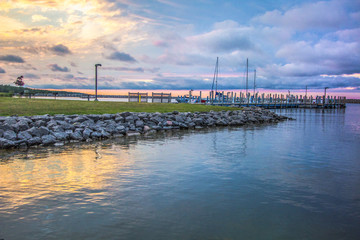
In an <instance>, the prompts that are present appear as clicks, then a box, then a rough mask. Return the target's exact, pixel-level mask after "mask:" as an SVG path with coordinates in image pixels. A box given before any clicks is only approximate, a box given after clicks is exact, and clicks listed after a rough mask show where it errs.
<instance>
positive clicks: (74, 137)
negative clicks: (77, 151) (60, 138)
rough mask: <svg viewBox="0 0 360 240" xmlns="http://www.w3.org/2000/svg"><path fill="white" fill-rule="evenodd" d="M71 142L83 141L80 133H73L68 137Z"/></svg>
mask: <svg viewBox="0 0 360 240" xmlns="http://www.w3.org/2000/svg"><path fill="white" fill-rule="evenodd" d="M69 137H70V139H71V140H77V141H81V140H82V139H83V136H82V134H81V132H80V131H75V132H73V133H71V134H70V135H69Z"/></svg>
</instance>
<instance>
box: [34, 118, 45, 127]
mask: <svg viewBox="0 0 360 240" xmlns="http://www.w3.org/2000/svg"><path fill="white" fill-rule="evenodd" d="M32 126H34V127H41V126H46V122H45V121H44V120H41V119H40V120H37V121H35V122H33V124H32Z"/></svg>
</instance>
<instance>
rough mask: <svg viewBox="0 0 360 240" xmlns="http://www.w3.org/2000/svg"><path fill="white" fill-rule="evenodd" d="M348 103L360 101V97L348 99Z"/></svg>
mask: <svg viewBox="0 0 360 240" xmlns="http://www.w3.org/2000/svg"><path fill="white" fill-rule="evenodd" d="M346 103H360V99H346Z"/></svg>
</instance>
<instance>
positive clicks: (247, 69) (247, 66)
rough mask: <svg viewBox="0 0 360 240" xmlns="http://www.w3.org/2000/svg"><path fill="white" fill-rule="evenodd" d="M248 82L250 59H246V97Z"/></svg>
mask: <svg viewBox="0 0 360 240" xmlns="http://www.w3.org/2000/svg"><path fill="white" fill-rule="evenodd" d="M248 81H249V59H248V58H247V59H246V97H247V95H248Z"/></svg>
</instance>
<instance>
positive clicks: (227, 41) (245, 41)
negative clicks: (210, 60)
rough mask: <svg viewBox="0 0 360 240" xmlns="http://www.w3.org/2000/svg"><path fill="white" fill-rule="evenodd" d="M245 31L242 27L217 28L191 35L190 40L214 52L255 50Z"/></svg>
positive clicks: (191, 42)
mask: <svg viewBox="0 0 360 240" xmlns="http://www.w3.org/2000/svg"><path fill="white" fill-rule="evenodd" d="M244 32H245V31H244V29H241V28H228V29H216V30H213V31H211V32H209V33H205V34H201V35H197V36H193V37H190V38H188V41H189V42H190V44H196V45H197V47H198V48H202V49H204V50H207V51H211V52H214V53H221V52H225V53H229V52H232V51H236V50H253V49H254V48H255V47H254V44H253V43H252V41H250V39H249V37H248V36H247V35H245V33H244Z"/></svg>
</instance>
